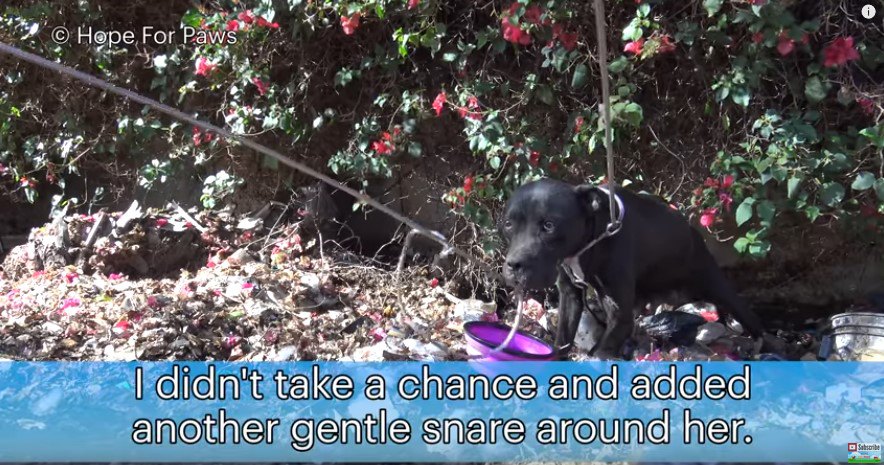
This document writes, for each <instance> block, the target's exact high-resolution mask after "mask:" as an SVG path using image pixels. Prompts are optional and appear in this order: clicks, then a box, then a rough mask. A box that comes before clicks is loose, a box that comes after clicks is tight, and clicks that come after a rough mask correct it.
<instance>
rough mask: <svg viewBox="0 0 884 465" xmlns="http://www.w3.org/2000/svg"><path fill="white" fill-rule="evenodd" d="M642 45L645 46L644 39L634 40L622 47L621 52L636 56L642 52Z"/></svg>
mask: <svg viewBox="0 0 884 465" xmlns="http://www.w3.org/2000/svg"><path fill="white" fill-rule="evenodd" d="M644 45H645V39H643V38H642V39H638V40H634V41H632V42H630V43H628V44H626V46H625V47H623V51H624V52H626V53H631V54H633V55H638V54H640V53H641V52H642V47H644Z"/></svg>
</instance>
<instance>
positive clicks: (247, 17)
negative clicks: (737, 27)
mask: <svg viewBox="0 0 884 465" xmlns="http://www.w3.org/2000/svg"><path fill="white" fill-rule="evenodd" d="M237 17H238V18H239V20H240V21H242V22H244V23H246V24H252V22H253V21H254V20H255V14H254V13H252V10H246V11H243V12H242V13H240V14H239V15H238V16H237Z"/></svg>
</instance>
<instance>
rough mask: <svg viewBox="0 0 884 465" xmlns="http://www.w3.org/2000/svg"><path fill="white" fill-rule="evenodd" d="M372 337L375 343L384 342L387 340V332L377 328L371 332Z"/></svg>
mask: <svg viewBox="0 0 884 465" xmlns="http://www.w3.org/2000/svg"><path fill="white" fill-rule="evenodd" d="M370 334H371V337H373V338H374V340H375V341H383V340H384V339H386V338H387V332H386V331H384V329H383V328H375V329H373V330H371V333H370Z"/></svg>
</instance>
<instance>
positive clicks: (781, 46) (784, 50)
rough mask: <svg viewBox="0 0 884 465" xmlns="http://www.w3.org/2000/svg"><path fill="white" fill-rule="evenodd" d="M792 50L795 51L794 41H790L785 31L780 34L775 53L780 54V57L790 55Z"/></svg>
mask: <svg viewBox="0 0 884 465" xmlns="http://www.w3.org/2000/svg"><path fill="white" fill-rule="evenodd" d="M792 50H795V41H794V40H792V39H791V38H790V37H789V35H788V34H787V33H786V31H783V32H781V33H780V41H779V43H778V44H777V51H778V52H780V55H782V56H786V55H788V54H790V53H792Z"/></svg>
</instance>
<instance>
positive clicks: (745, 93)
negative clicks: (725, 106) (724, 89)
mask: <svg viewBox="0 0 884 465" xmlns="http://www.w3.org/2000/svg"><path fill="white" fill-rule="evenodd" d="M731 100H733V101H734V103H736V104H737V105H740V106H744V107H748V106H749V90H748V89H746V88H744V87H737V88H736V89H734V90H733V92H731Z"/></svg>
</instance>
